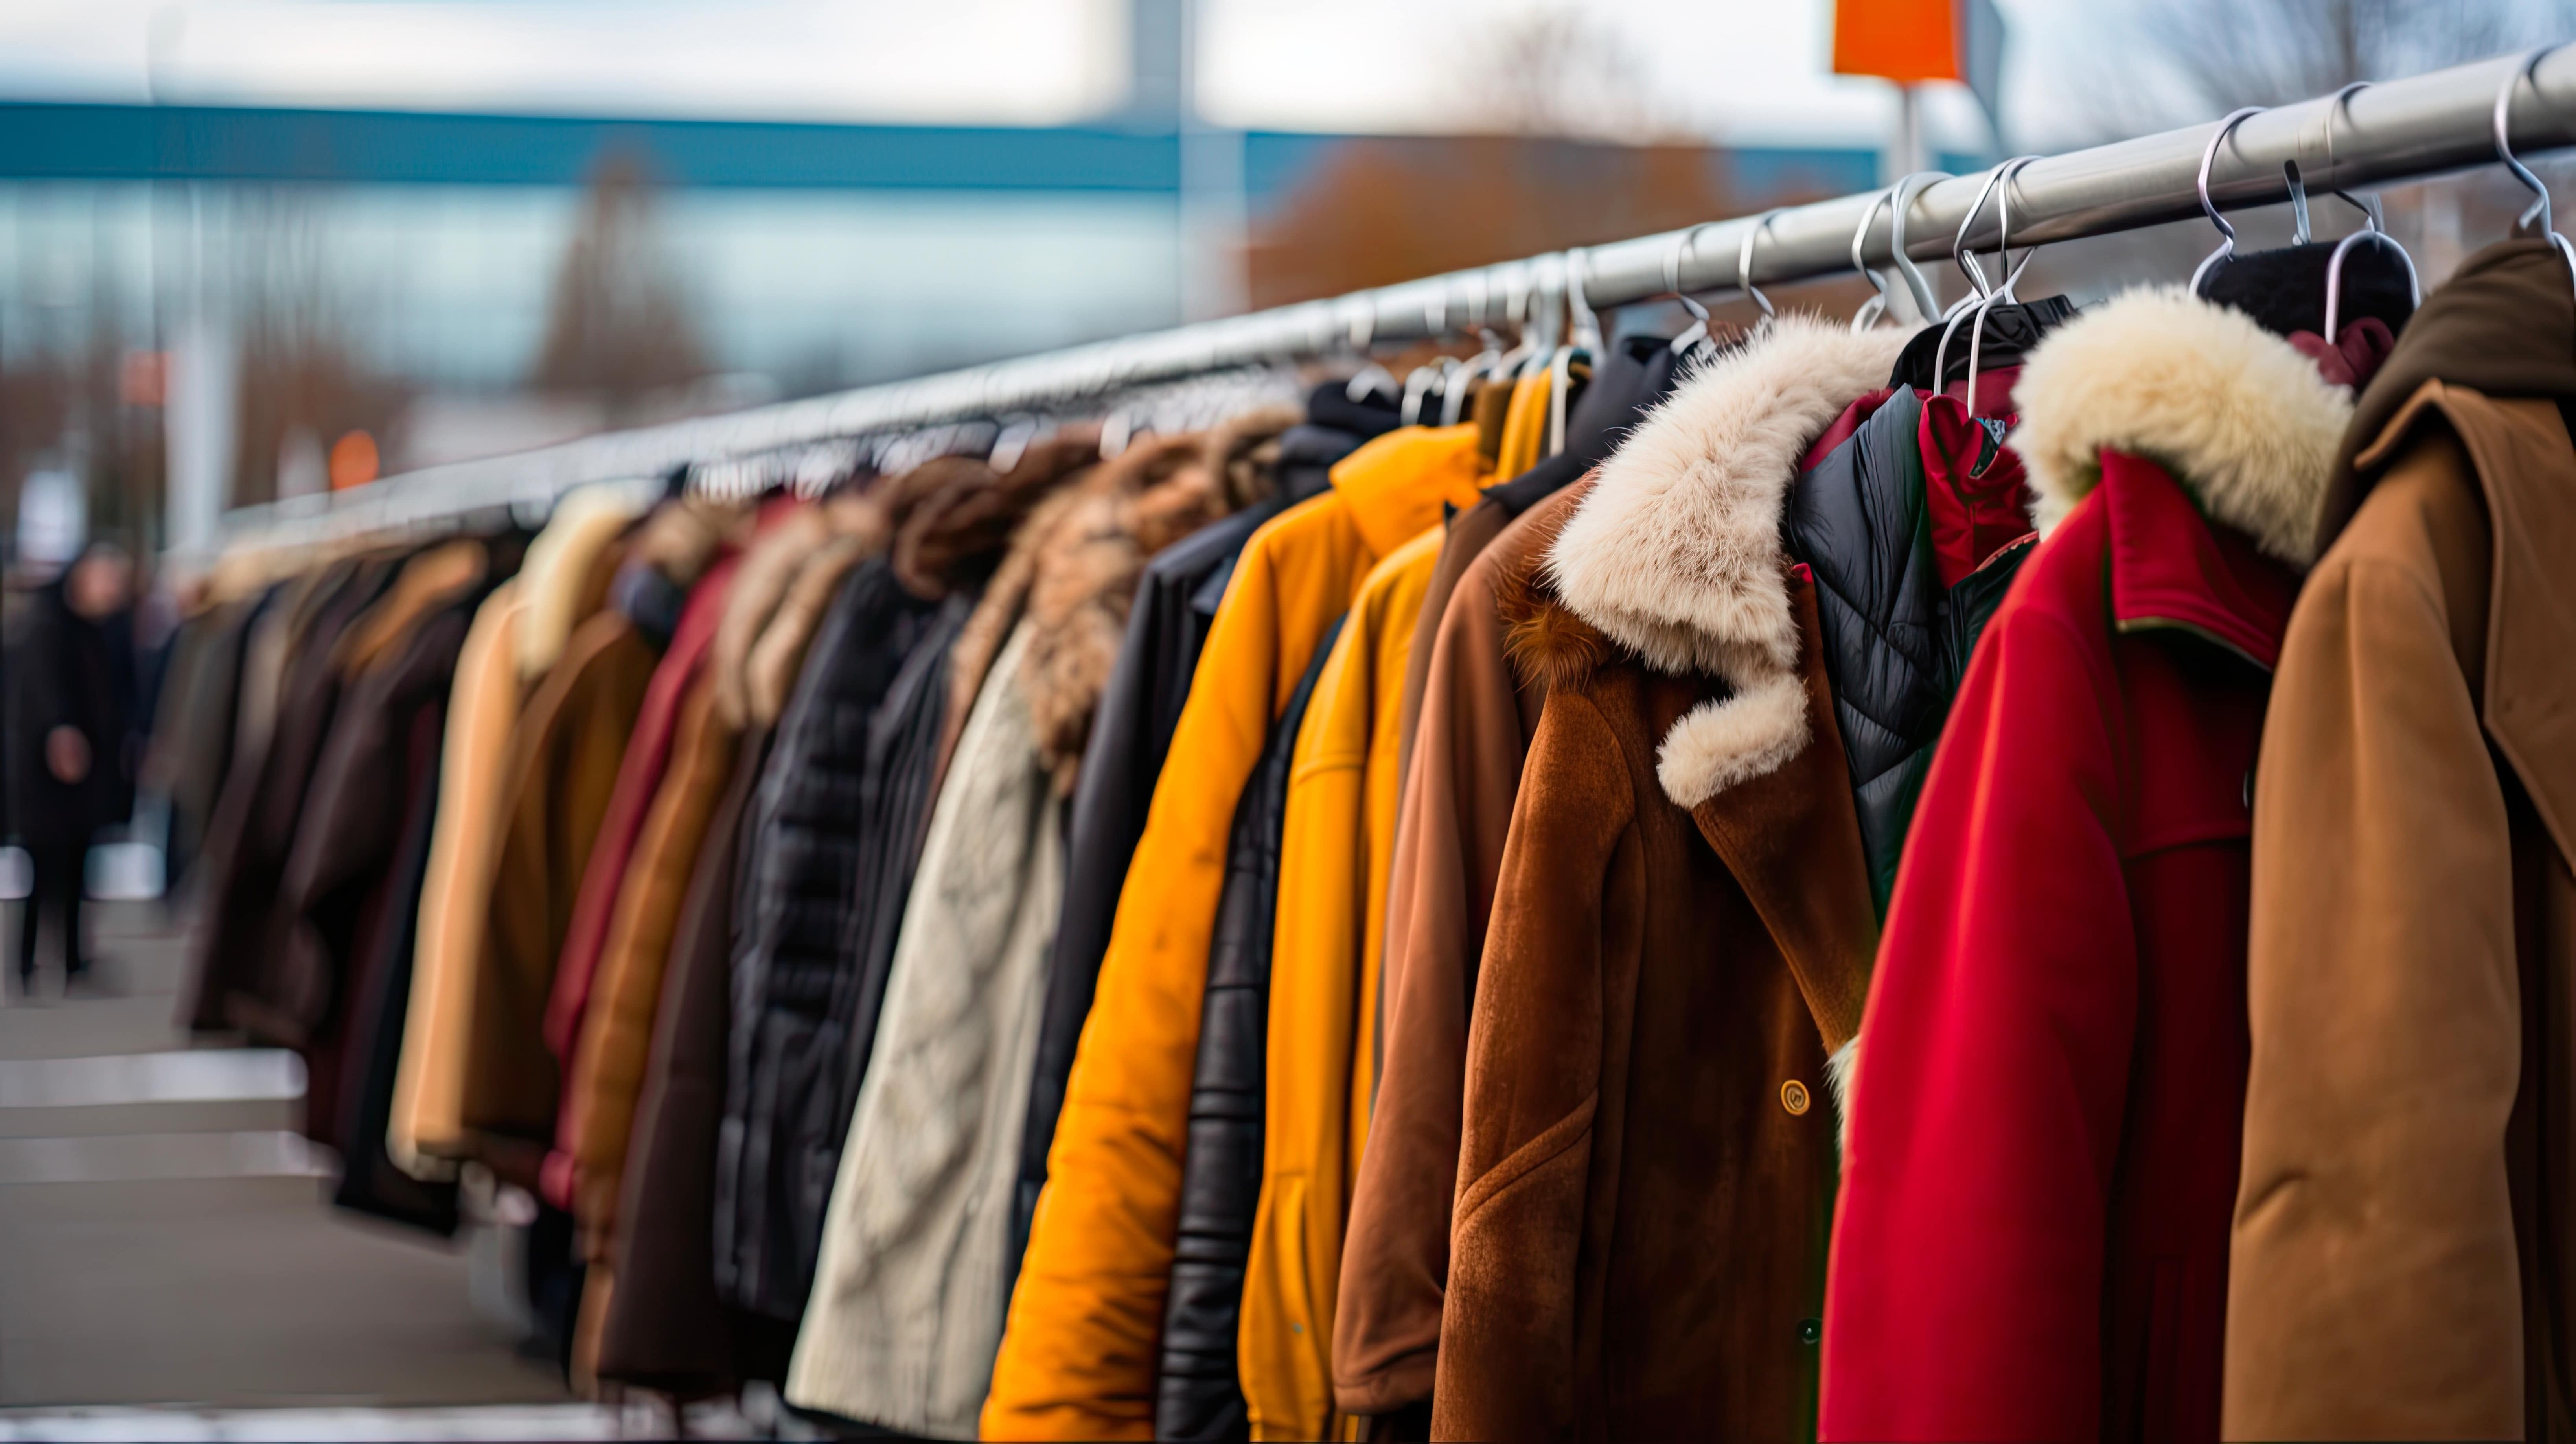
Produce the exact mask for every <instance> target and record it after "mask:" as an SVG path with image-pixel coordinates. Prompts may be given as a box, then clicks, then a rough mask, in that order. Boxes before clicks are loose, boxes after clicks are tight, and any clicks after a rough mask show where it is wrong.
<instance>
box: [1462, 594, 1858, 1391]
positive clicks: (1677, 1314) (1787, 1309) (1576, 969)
mask: <svg viewBox="0 0 2576 1444" xmlns="http://www.w3.org/2000/svg"><path fill="white" fill-rule="evenodd" d="M1792 595H1793V599H1794V604H1795V605H1796V607H1797V611H1798V614H1799V620H1800V623H1801V625H1800V634H1801V637H1802V639H1803V640H1804V642H1805V658H1804V660H1805V663H1806V665H1805V680H1806V688H1807V699H1808V725H1809V728H1810V739H1811V740H1810V741H1809V742H1808V744H1807V746H1806V747H1805V748H1804V749H1802V750H1801V751H1800V752H1799V753H1798V754H1797V755H1796V756H1794V757H1792V758H1790V759H1789V760H1788V761H1787V762H1786V763H1785V764H1784V765H1782V766H1781V767H1780V768H1779V769H1778V770H1776V771H1772V772H1769V773H1766V774H1764V775H1761V776H1758V777H1754V778H1751V779H1749V780H1746V781H1744V782H1741V783H1738V784H1737V785H1735V786H1733V787H1730V788H1727V789H1725V790H1724V791H1721V792H1720V793H1718V794H1717V795H1716V796H1715V797H1712V798H1710V799H1708V800H1707V801H1704V802H1702V803H1700V804H1699V805H1698V806H1697V807H1695V808H1692V809H1690V810H1688V811H1685V810H1684V809H1682V808H1681V807H1679V806H1677V805H1675V804H1674V803H1673V802H1672V801H1671V800H1670V799H1669V798H1668V797H1667V796H1666V795H1665V792H1664V789H1663V787H1662V786H1661V785H1660V783H1659V782H1658V780H1657V777H1656V753H1657V750H1658V743H1659V742H1660V740H1661V739H1662V738H1663V737H1664V735H1665V733H1666V732H1667V731H1668V730H1669V729H1670V728H1671V727H1672V725H1673V724H1674V723H1675V722H1676V721H1678V720H1679V719H1680V718H1682V717H1683V716H1684V714H1686V713H1688V712H1690V711H1691V710H1692V709H1694V708H1696V707H1699V706H1700V705H1702V704H1703V703H1706V702H1708V701H1710V700H1712V699H1713V698H1716V697H1719V696H1722V695H1723V694H1724V691H1725V689H1724V687H1723V685H1722V684H1716V683H1712V682H1711V681H1709V680H1706V679H1702V678H1697V677H1690V676H1671V675H1665V674H1659V673H1656V672H1654V671H1651V670H1649V669H1648V668H1646V667H1644V666H1642V665H1640V664H1638V663H1636V662H1634V661H1631V660H1627V659H1625V658H1621V657H1619V656H1617V655H1616V651H1615V649H1613V648H1612V647H1610V646H1609V645H1608V644H1607V642H1606V641H1605V640H1604V639H1603V638H1602V637H1601V635H1600V634H1599V633H1598V632H1596V631H1594V630H1593V629H1591V628H1590V627H1589V626H1587V625H1586V624H1584V623H1583V622H1582V621H1580V620H1579V619H1577V618H1575V617H1574V616H1572V615H1571V614H1570V613H1568V612H1566V611H1564V610H1563V609H1562V608H1560V607H1558V606H1556V605H1554V604H1553V603H1545V604H1542V605H1541V606H1540V607H1539V608H1538V609H1537V610H1536V611H1535V612H1534V613H1533V614H1532V615H1531V616H1530V617H1529V618H1528V619H1527V620H1526V621H1524V622H1523V623H1522V624H1521V626H1520V628H1519V629H1518V630H1517V631H1516V639H1526V645H1527V646H1528V649H1529V657H1530V661H1529V665H1530V666H1532V667H1533V668H1535V669H1539V670H1540V671H1542V672H1543V673H1544V676H1543V679H1542V683H1543V685H1544V686H1545V687H1546V689H1547V705H1546V711H1545V713H1544V715H1543V716H1542V717H1541V719H1540V721H1539V727H1538V731H1537V734H1536V735H1535V736H1534V737H1533V738H1532V739H1531V743H1530V755H1529V763H1528V767H1527V769H1526V771H1525V773H1524V775H1523V778H1522V783H1521V791H1520V800H1519V805H1518V807H1517V808H1516V810H1515V812H1514V815H1513V820H1512V833H1511V843H1510V845H1509V846H1508V847H1507V848H1506V850H1505V853H1504V858H1503V867H1502V875H1501V879H1500V892H1499V895H1498V897H1497V898H1496V902H1495V909H1494V917H1493V924H1492V927H1491V930H1490V931H1489V932H1488V934H1487V938H1486V944H1485V955H1484V965H1483V969H1482V972H1481V975H1480V976H1479V978H1478V980H1477V985H1476V990H1475V1014H1474V1020H1473V1023H1472V1025H1471V1028H1470V1032H1469V1042H1468V1051H1467V1071H1466V1099H1465V1113H1464V1123H1463V1130H1462V1138H1461V1145H1460V1154H1459V1165H1458V1195H1457V1203H1456V1210H1457V1218H1456V1223H1455V1225H1454V1234H1453V1237H1452V1241H1451V1258H1450V1266H1449V1267H1450V1272H1449V1289H1448V1297H1447V1307H1446V1311H1445V1313H1444V1315H1443V1317H1442V1320H1441V1330H1440V1354H1439V1367H1438V1384H1437V1391H1436V1393H1435V1396H1434V1402H1433V1414H1432V1433H1433V1437H1435V1438H1443V1439H1452V1438H1455V1439H1500V1438H1547V1437H1580V1438H1624V1437H1649V1438H1652V1437H1665V1438H1678V1437H1695V1438H1722V1439H1742V1440H1753V1439H1789V1438H1794V1437H1797V1436H1798V1435H1799V1434H1800V1432H1801V1430H1802V1428H1803V1427H1804V1420H1805V1418H1806V1417H1807V1414H1808V1411H1809V1409H1810V1407H1811V1405H1810V1402H1809V1401H1810V1400H1811V1398H1812V1391H1813V1388H1814V1378H1815V1369H1816V1359H1817V1348H1816V1345H1817V1340H1818V1337H1819V1335H1818V1332H1817V1320H1818V1318H1819V1316H1820V1314H1821V1312H1822V1308H1823V1293H1824V1251H1825V1243H1826V1233H1827V1222H1828V1211H1829V1207H1830V1205H1831V1202H1832V1199H1833V1191H1834V1129H1835V1124H1834V1113H1833V1109H1832V1107H1831V1106H1830V1105H1829V1104H1828V1103H1827V1101H1826V1097H1825V1095H1826V1085H1825V1057H1826V1054H1827V1053H1829V1052H1830V1051H1832V1050H1833V1049H1834V1048H1838V1047H1840V1046H1841V1045H1842V1044H1843V1043H1844V1042H1845V1041H1847V1040H1848V1039H1849V1037H1850V1036H1851V1035H1852V1033H1853V1032H1855V1031H1856V1030H1857V1029H1858V1027H1859V1022H1860V1006H1861V1000H1862V997H1863V995H1864V992H1865V990H1866V988H1867V979H1868V972H1869V961H1870V956H1871V952H1872V950H1873V948H1874V946H1875V944H1876V941H1877V936H1876V933H1877V929H1876V925H1875V922H1874V920H1873V914H1872V908H1871V904H1870V896H1869V885H1868V878H1867V873H1866V870H1865V867H1864V865H1863V862H1862V859H1861V850H1860V831H1859V824H1858V822H1857V821H1856V820H1855V819H1854V816H1853V813H1852V806H1851V794H1850V787H1849V785H1848V781H1847V775H1846V773H1845V771H1844V762H1843V758H1842V747H1841V743H1840V741H1839V739H1838V737H1837V734H1836V732H1835V730H1834V727H1833V725H1832V716H1833V704H1832V698H1831V696H1830V694H1829V693H1828V691H1827V689H1826V684H1825V678H1824V669H1823V663H1822V659H1821V656H1820V654H1819V653H1818V652H1817V650H1816V645H1815V637H1816V630H1815V628H1816V624H1815V594H1814V589H1813V585H1812V583H1809V582H1808V581H1807V580H1806V579H1805V578H1804V577H1803V576H1801V577H1800V578H1798V579H1797V581H1796V582H1795V583H1794V584H1793V588H1792Z"/></svg>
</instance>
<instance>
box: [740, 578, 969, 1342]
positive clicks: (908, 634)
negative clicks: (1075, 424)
mask: <svg viewBox="0 0 2576 1444" xmlns="http://www.w3.org/2000/svg"><path fill="white" fill-rule="evenodd" d="M939 610H940V609H939V604H938V603H936V602H926V601H923V600H922V599H920V598H919V597H916V596H914V595H912V594H911V593H910V592H908V591H906V590H904V588H903V587H902V585H901V584H900V583H898V582H897V581H896V580H895V576H894V569H893V566H892V564H891V563H890V562H888V561H887V560H886V559H885V558H883V557H879V558H877V559H875V560H873V561H870V562H867V563H865V564H863V565H861V566H860V567H858V568H857V569H856V570H855V571H853V572H852V573H851V574H850V577H849V579H848V580H847V581H845V582H843V583H842V584H841V589H840V591H839V592H838V593H836V594H835V595H834V597H833V599H832V605H831V608H830V610H828V611H827V612H826V613H825V614H824V617H823V620H822V622H821V624H820V625H819V626H818V627H817V628H816V631H815V636H814V641H813V645H812V647H811V649H810V651H809V654H808V655H809V659H810V660H809V662H808V664H807V666H806V667H805V670H804V672H803V674H802V675H801V676H799V677H798V678H797V682H796V690H795V692H794V693H793V695H792V696H791V697H790V698H789V700H788V703H787V707H786V710H785V711H784V712H783V713H782V714H781V715H780V717H779V721H778V731H777V737H776V741H775V743H774V744H773V745H772V747H771V750H770V755H769V761H768V763H767V764H766V766H765V767H764V770H763V772H762V774H761V780H760V786H759V790H758V791H757V792H756V793H755V794H754V795H753V798H752V803H751V815H750V817H749V818H748V819H747V820H746V823H745V828H744V833H743V838H744V850H743V854H742V857H741V859H740V862H739V864H738V865H739V867H740V869H741V879H740V884H739V887H740V891H739V893H738V894H737V898H738V901H737V911H736V923H735V934H734V948H733V989H732V993H733V1006H732V1014H733V1026H732V1036H731V1042H730V1049H729V1051H730V1057H729V1059H728V1063H727V1069H726V1088H725V1111H724V1122H723V1125H722V1127H721V1129H720V1131H719V1133H718V1141H717V1147H716V1207H715V1234H716V1239H715V1242H716V1257H715V1266H716V1281H717V1286H718V1288H719V1290H720V1291H721V1292H722V1294H723V1296H724V1298H725V1300H726V1301H727V1302H729V1303H731V1304H733V1305H734V1306H736V1307H738V1308H742V1309H746V1310H749V1311H751V1312H754V1313H759V1314H766V1315H769V1316H771V1317H775V1318H785V1319H793V1318H796V1317H798V1316H799V1315H800V1314H802V1313H803V1312H804V1308H805V1293H806V1288H807V1286H808V1284H809V1283H810V1282H811V1281H812V1276H813V1266H814V1243H813V1238H819V1236H820V1223H821V1218H822V1212H821V1208H820V1206H819V1204H816V1205H815V1206H814V1207H812V1208H811V1210H810V1212H811V1216H812V1217H813V1219H814V1220H815V1228H814V1231H813V1238H808V1236H807V1233H806V1230H805V1229H803V1228H802V1227H801V1226H800V1223H799V1220H800V1219H802V1218H803V1217H804V1216H805V1215H806V1213H807V1212H808V1209H807V1207H806V1201H808V1200H814V1199H817V1198H818V1197H820V1196H821V1195H822V1194H824V1193H826V1192H828V1190H829V1189H830V1187H831V1183H832V1174H831V1170H830V1169H829V1168H826V1169H824V1170H823V1171H822V1172H821V1173H819V1174H816V1173H814V1172H812V1171H811V1168H812V1160H811V1158H810V1157H809V1156H808V1153H807V1150H806V1149H805V1148H804V1147H803V1146H802V1143H801V1142H800V1140H805V1139H810V1138H811V1137H812V1136H813V1135H815V1134H817V1133H819V1132H820V1131H822V1129H823V1128H824V1127H825V1126H826V1124H827V1121H828V1114H829V1111H830V1107H831V1104H832V1101H833V1100H836V1099H837V1098H838V1097H839V1096H840V1091H841V1081H842V1075H843V1074H844V1073H845V1072H846V1071H847V1070H846V1066H845V1060H844V1059H843V1058H842V1057H841V1046H840V1045H841V1044H842V1043H843V1042H844V1041H845V1037H844V1033H843V1024H842V1022H841V1021H840V1019H839V1017H838V1016H836V1015H837V1014H838V1013H839V1011H840V1010H839V1009H838V1008H836V1006H835V1004H836V1001H837V1000H838V996H839V994H840V993H841V991H842V975H843V974H844V973H845V972H846V971H848V968H847V964H846V959H847V958H848V953H847V951H846V950H847V948H848V944H849V940H850V939H851V938H852V937H853V936H854V928H855V923H856V918H855V914H856V911H857V902H858V895H859V892H860V890H861V872H860V863H859V848H860V840H861V831H862V830H861V829H860V828H859V827H857V826H856V825H855V824H856V819H857V818H858V816H859V814H860V810H861V797H862V792H863V789H864V786H865V781H864V779H865V776H866V773H867V765H868V752H869V745H868V744H869V733H870V723H871V722H872V721H873V720H874V718H875V717H876V714H877V712H878V710H879V707H880V705H881V704H882V703H883V702H884V701H885V698H886V694H887V693H888V692H889V691H890V690H891V689H892V688H893V686H894V684H895V679H896V677H897V675H898V674H899V673H900V672H901V671H902V670H903V664H904V659H905V658H906V656H908V655H909V654H910V653H911V652H912V650H913V648H914V646H915V644H916V643H917V642H919V641H920V640H921V638H922V637H923V636H924V635H925V634H927V633H928V632H929V631H930V630H931V628H932V627H933V625H934V623H935V621H936V619H937V617H938V615H939ZM800 1110H804V1111H800ZM838 1143H839V1140H838V1139H837V1137H836V1138H835V1139H834V1140H833V1146H834V1149H835V1157H836V1159H837V1149H838ZM800 1239H802V1240H805V1242H804V1243H803V1244H802V1246H801V1247H800V1245H799V1242H798V1241H799V1240H800Z"/></svg>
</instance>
